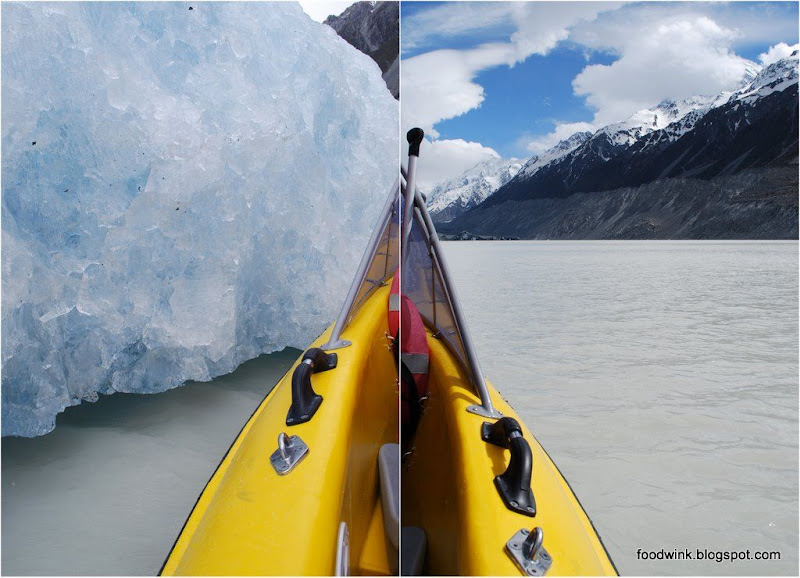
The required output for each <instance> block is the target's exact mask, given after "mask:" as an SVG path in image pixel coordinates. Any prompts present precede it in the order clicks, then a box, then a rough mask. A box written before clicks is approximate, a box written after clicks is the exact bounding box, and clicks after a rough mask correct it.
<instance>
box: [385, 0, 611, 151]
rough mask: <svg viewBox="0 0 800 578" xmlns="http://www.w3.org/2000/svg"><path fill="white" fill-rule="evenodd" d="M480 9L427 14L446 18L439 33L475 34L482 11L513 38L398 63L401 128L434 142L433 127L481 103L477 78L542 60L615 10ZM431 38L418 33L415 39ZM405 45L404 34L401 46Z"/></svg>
mask: <svg viewBox="0 0 800 578" xmlns="http://www.w3.org/2000/svg"><path fill="white" fill-rule="evenodd" d="M480 5H481V3H470V4H466V3H465V4H460V3H458V2H456V3H453V4H450V5H444V6H443V7H440V8H437V9H434V10H431V11H430V12H435V13H436V14H439V15H445V16H446V15H449V20H445V24H444V25H443V27H442V29H443V30H445V31H455V30H457V26H458V25H461V26H464V27H466V29H467V30H474V29H476V28H477V26H476V25H475V23H476V22H485V21H484V20H483V19H482V17H481V13H482V12H483V11H484V10H485V11H486V14H487V20H486V21H488V22H489V23H492V22H494V23H496V22H498V21H501V20H502V19H503V18H511V20H512V21H513V22H514V24H515V26H516V32H514V33H513V34H512V35H511V38H510V42H491V43H485V44H482V45H480V46H477V47H475V48H470V49H466V50H435V51H432V52H426V53H424V54H421V55H419V56H414V57H412V58H408V59H404V60H403V63H402V66H401V67H400V68H401V75H402V79H401V85H402V87H403V89H402V90H403V97H402V98H401V99H400V102H401V107H402V118H403V126H404V127H411V126H420V127H422V128H423V129H424V130H425V131H426V132H427V133H428V134H429V135H430V136H433V137H436V136H438V133H437V132H436V130H435V128H434V126H435V125H436V123H437V122H440V121H442V120H447V119H450V118H455V117H457V116H460V115H462V114H464V113H466V112H469V111H470V110H473V109H475V108H477V107H479V106H480V104H481V103H482V102H483V100H484V90H483V87H482V86H481V85H480V84H478V83H477V82H475V78H476V77H477V76H478V74H479V73H480V72H482V71H484V70H487V69H490V68H494V67H496V66H501V65H507V66H513V65H514V64H516V63H518V62H521V61H522V60H525V59H526V58H528V57H529V56H530V55H531V54H546V53H547V52H549V51H550V50H552V49H553V48H554V47H555V46H556V44H558V42H559V41H561V40H563V39H565V38H567V36H568V35H569V32H568V29H569V27H570V26H572V25H575V24H577V23H578V22H585V21H590V20H592V19H594V18H596V17H597V15H598V14H599V13H601V12H603V11H606V10H612V9H615V8H617V7H618V6H619V4H618V3H613V4H612V3H606V2H567V3H559V2H547V3H538V2H536V3H534V2H509V3H507V4H503V5H501V6H497V5H494V4H492V3H486V7H485V8H484V7H481V6H480ZM459 10H466V11H467V12H466V14H467V17H463V16H462V15H460V14H459V13H458V11H459ZM423 14H425V13H423ZM442 17H444V16H442ZM403 26H404V28H403V30H406V27H408V28H409V29H411V28H412V27H411V25H410V24H408V25H407V24H404V25H403ZM434 33H435V31H433V30H431V31H429V32H424V31H423V32H420V33H419V34H420V36H419V38H425V35H426V34H429V35H432V34H434ZM453 33H454V32H453ZM418 41H420V42H421V40H418ZM406 42H407V37H406V35H405V34H404V36H403V43H404V44H405V43H406Z"/></svg>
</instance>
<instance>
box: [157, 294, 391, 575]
mask: <svg viewBox="0 0 800 578" xmlns="http://www.w3.org/2000/svg"><path fill="white" fill-rule="evenodd" d="M388 292H389V287H388V286H387V287H382V288H379V289H378V290H376V291H375V293H374V294H373V295H372V296H371V297H370V298H369V299H368V300H367V301H366V302H365V303H364V304H363V306H362V307H361V309H360V311H359V312H358V314H357V315H356V317H355V318H354V319H353V321H352V322H351V323H350V325H349V326H348V328H347V329H346V331H345V332H344V333H343V334H342V338H343V339H346V340H348V341H350V342H351V343H352V345H350V346H349V347H345V348H342V349H338V350H337V351H336V353H337V356H338V364H337V367H336V368H335V369H332V370H329V371H324V372H320V373H315V374H313V376H312V380H311V381H312V387H313V388H314V390H315V391H316V393H317V394H319V395H321V396H322V398H323V401H322V404H321V406H320V408H319V410H318V411H317V412H316V414H314V416H313V417H312V418H311V419H310V420H309V421H308V422H306V423H302V424H299V425H296V426H292V427H287V426H286V423H285V420H286V414H287V411H288V409H289V407H290V405H291V401H292V387H291V380H292V374H293V372H294V369H295V367H297V365H298V364H299V363H300V361H301V360H300V359H298V360H297V362H295V364H294V365H293V366H292V368H291V369H290V370H289V371H288V372H287V374H286V375H285V376H284V377H283V378H282V379H281V380H280V382H278V384H277V385H276V386H275V387H274V389H273V390H272V391H271V392H270V393H269V395H267V397H266V398H265V399H264V401H263V402H262V403H261V404H260V405H259V407H258V408H257V409H256V411H255V413H254V414H253V416H252V417H251V418H250V420H249V421H248V422H247V423H246V424H245V426H244V428H243V429H242V431H241V433H240V434H239V436H238V437H237V439H236V440H235V441H234V443H233V445H232V446H231V448H230V449H229V451H228V453H227V455H226V456H225V458H224V459H223V460H222V462H221V463H220V465H219V467H218V468H217V470H216V472H215V473H214V475H213V476H212V478H211V480H210V481H209V482H208V484H207V486H206V487H205V489H204V490H203V492H202V494H201V496H200V498H199V499H198V501H197V504H196V505H195V507H194V510H193V511H192V513H191V514H190V516H189V518H188V520H187V521H186V524H185V526H184V528H183V530H182V532H181V534H180V535H179V537H178V539H177V541H176V542H175V545H174V546H173V549H172V551H171V552H170V555H169V556H168V558H167V560H166V562H165V564H164V567H163V569H162V574H163V575H240V576H256V575H331V574H333V573H334V571H335V565H336V555H337V548H338V535H339V528H340V524H341V523H342V522H345V523H346V524H347V530H348V534H349V556H348V559H349V564H350V572H351V573H352V574H360V573H367V574H372V575H384V574H390V573H392V572H393V570H395V569H396V566H397V554H396V551H395V552H393V551H392V546H391V544H390V543H389V541H388V539H386V536H385V530H384V526H383V512H382V506H381V499H380V495H379V479H378V478H379V473H378V451H379V449H380V448H381V447H382V446H383V445H384V444H388V443H397V441H398V410H397V396H398V389H397V371H396V366H395V361H394V358H393V355H392V353H391V349H390V346H389V339H388V337H387V331H388V324H387V315H386V309H387V302H388ZM330 332H331V328H329V329H328V330H327V331H325V333H323V334H322V335H321V336H320V337H319V338H317V340H316V341H315V342H314V343H312V344H311V346H310V347H320V346H321V345H322V344H324V343H326V342H327V339H328V337H329V335H330ZM264 385H265V389H266V388H267V387H269V384H266V383H265V384H264ZM282 432H284V433H286V434H287V435H296V436H299V437H300V438H301V439H302V440H303V442H305V443H306V444H307V445H308V447H309V452H308V454H307V455H306V456H305V457H304V458H303V459H302V461H300V462H299V463H298V464H297V465H296V466H295V467H294V468H293V469H292V470H291V471H290V472H289V473H288V474H286V475H279V474H278V473H277V472H276V471H275V469H273V467H272V465H271V464H270V455H271V454H272V453H273V452H274V451H275V450H276V449H277V447H278V442H277V440H278V435H279V434H280V433H282Z"/></svg>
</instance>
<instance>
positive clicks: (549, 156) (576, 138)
mask: <svg viewBox="0 0 800 578" xmlns="http://www.w3.org/2000/svg"><path fill="white" fill-rule="evenodd" d="M590 138H592V133H590V132H589V131H583V132H576V133H575V134H573V135H572V136H570V137H569V138H565V139H564V140H562V141H560V142H559V143H558V144H557V145H556V146H554V147H552V148H550V149H548V150H546V151H545V152H543V153H542V154H541V155H533V156H532V157H531V158H530V159H528V162H526V163H525V165H524V166H523V167H522V170H521V171H520V174H521V175H525V178H529V177H531V176H532V175H533V174H534V173H535V172H536V171H538V170H539V169H541V168H542V167H544V166H547V165H549V164H550V163H552V162H553V161H555V160H558V159H560V158H561V157H563V156H564V155H566V154H568V153H570V152H572V151H574V150H575V149H576V148H578V147H579V146H581V145H582V144H583V143H585V142H586V141H587V140H589V139H590Z"/></svg>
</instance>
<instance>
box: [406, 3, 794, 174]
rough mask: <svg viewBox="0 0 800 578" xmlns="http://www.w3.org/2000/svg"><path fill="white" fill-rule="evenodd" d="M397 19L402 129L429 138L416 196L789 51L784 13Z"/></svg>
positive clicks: (712, 88) (513, 8)
mask: <svg viewBox="0 0 800 578" xmlns="http://www.w3.org/2000/svg"><path fill="white" fill-rule="evenodd" d="M401 11H402V12H401V15H402V20H401V23H402V24H401V25H402V35H401V44H402V46H401V52H402V67H401V74H402V80H401V83H402V84H401V87H402V88H401V92H402V94H401V108H402V111H403V113H402V117H403V123H404V125H409V126H410V125H411V124H419V125H421V126H422V127H423V128H424V129H426V132H427V134H429V135H430V136H431V137H432V138H431V139H430V140H429V142H428V143H426V146H429V147H430V149H431V153H432V156H433V157H434V158H433V159H429V163H430V162H433V163H436V165H437V167H438V169H437V171H429V173H430V174H425V173H423V172H421V173H420V178H421V182H422V183H423V184H427V185H430V184H432V182H434V181H436V180H441V179H443V178H447V177H451V176H457V174H459V173H460V172H461V171H463V170H466V169H467V168H470V166H472V165H474V164H477V162H481V161H482V160H486V159H487V158H488V157H490V156H498V155H500V156H503V157H511V156H516V157H520V158H529V157H530V156H531V155H532V154H534V153H535V152H541V151H543V150H545V149H546V148H549V146H552V145H554V144H556V142H558V140H560V139H562V138H566V137H567V136H569V135H570V134H572V132H576V131H577V130H595V129H597V128H600V127H601V126H604V125H605V124H608V123H610V122H616V121H620V120H623V119H624V118H626V117H627V116H629V115H630V114H632V113H634V112H636V111H637V110H640V109H641V108H646V107H649V106H653V105H655V104H657V103H658V102H660V101H661V100H663V99H664V98H685V97H688V96H693V95H696V94H717V93H719V92H720V91H722V90H731V89H733V88H735V86H736V84H737V83H738V82H739V80H740V78H741V76H742V74H743V73H744V70H745V69H746V68H748V67H749V66H751V64H750V63H749V62H748V61H752V62H754V63H757V64H758V65H763V64H768V63H769V61H770V60H771V59H776V58H778V57H780V56H781V55H784V54H785V53H786V51H787V50H790V48H791V47H792V46H793V45H795V44H797V42H798V39H797V29H798V4H797V3H795V2H768V3H767V2H764V3H755V2H746V3H745V2H735V3H684V2H648V3H621V2H613V3H612V2H604V3H599V2H591V3H589V2H570V3H564V2H450V3H448V2H409V1H405V2H403V3H402V5H401ZM771 49H772V50H771ZM770 50H771V51H770ZM409 126H404V128H408V127H409ZM429 163H426V164H429ZM464 165H467V166H464ZM420 166H421V171H422V170H423V169H422V167H423V165H422V164H421V165H420ZM445 173H447V174H445Z"/></svg>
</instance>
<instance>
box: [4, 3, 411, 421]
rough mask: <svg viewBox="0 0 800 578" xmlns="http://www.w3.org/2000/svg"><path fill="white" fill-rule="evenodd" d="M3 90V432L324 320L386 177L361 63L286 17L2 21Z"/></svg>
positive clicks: (217, 369) (393, 135)
mask: <svg viewBox="0 0 800 578" xmlns="http://www.w3.org/2000/svg"><path fill="white" fill-rule="evenodd" d="M2 73H3V77H2V139H3V140H2V146H3V149H2V150H3V159H2V181H3V211H2V243H3V244H2V271H3V272H2V276H3V296H2V305H3V319H2V338H3V348H2V361H3V366H2V413H3V422H2V423H3V430H2V433H3V435H22V436H34V435H39V434H42V433H45V432H47V431H49V430H51V429H52V428H53V427H54V420H55V416H56V414H57V413H58V412H60V411H62V410H63V409H64V408H65V407H66V406H69V405H73V404H76V403H80V401H81V400H82V399H95V398H96V396H97V393H98V392H100V393H111V392H113V391H126V392H157V391H162V390H165V389H168V388H171V387H175V386H177V385H179V384H181V383H183V382H184V381H186V380H188V379H194V380H208V379H211V378H212V377H214V376H217V375H220V374H223V373H227V372H229V371H231V370H232V369H233V368H234V367H236V366H237V365H238V364H239V363H241V362H242V361H244V360H246V359H249V358H252V357H255V356H257V355H259V354H260V353H263V352H270V351H275V350H278V349H282V348H283V347H285V346H287V345H292V346H296V347H304V346H305V345H307V343H308V342H309V341H310V340H311V339H313V338H314V337H315V336H316V335H317V334H318V333H319V332H321V331H322V330H323V329H324V328H325V327H326V326H327V325H328V324H329V323H330V322H331V321H332V319H333V317H334V316H335V315H336V312H337V311H338V309H339V307H340V306H341V301H342V299H343V297H344V293H345V291H346V288H347V285H348V284H349V282H350V277H351V276H352V275H353V274H354V270H355V267H356V265H357V262H358V258H359V257H360V255H361V252H362V251H363V248H364V245H365V243H366V240H367V238H368V235H369V232H370V230H371V228H372V226H373V224H374V221H375V220H376V219H377V213H378V211H379V210H380V207H381V206H382V204H383V200H384V198H385V195H386V194H387V192H388V189H389V187H390V186H391V184H392V182H393V180H394V178H395V177H396V174H397V166H398V161H399V159H398V143H397V139H398V136H397V135H398V130H397V126H398V121H397V117H398V110H397V101H395V100H394V99H393V98H392V97H391V95H390V94H389V93H388V92H387V91H386V88H385V86H384V84H383V80H382V79H381V73H380V70H379V68H378V66H377V65H376V64H375V63H374V62H373V61H372V60H371V59H370V58H369V57H368V56H366V55H364V54H362V53H360V52H358V51H357V50H356V49H354V48H353V47H351V46H350V45H349V44H347V43H346V42H345V41H344V40H342V39H341V38H339V37H338V36H337V35H336V33H335V32H334V31H333V30H332V29H330V28H329V27H327V26H324V25H322V24H318V23H315V22H313V21H312V20H311V19H310V18H308V17H307V16H306V15H305V14H303V11H302V10H301V8H300V6H299V5H295V4H287V3H227V2H225V3H207V2H198V3H160V2H159V3H151V2H141V3H116V2H98V3H94V2H91V3H90V2H86V3H68V2H65V3H30V4H23V3H4V4H3V5H2ZM266 386H267V384H265V387H266Z"/></svg>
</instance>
